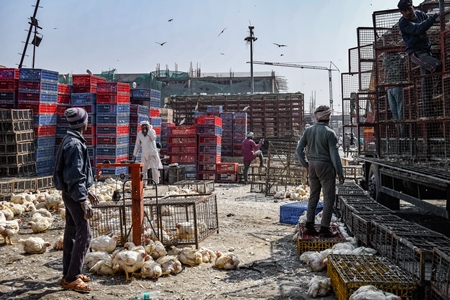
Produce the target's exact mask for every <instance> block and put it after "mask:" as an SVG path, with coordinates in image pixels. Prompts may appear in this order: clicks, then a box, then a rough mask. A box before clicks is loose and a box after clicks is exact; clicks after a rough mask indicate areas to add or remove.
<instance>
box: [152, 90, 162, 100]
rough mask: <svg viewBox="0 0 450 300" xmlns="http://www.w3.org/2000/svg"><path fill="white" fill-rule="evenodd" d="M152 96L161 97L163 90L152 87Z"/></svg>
mask: <svg viewBox="0 0 450 300" xmlns="http://www.w3.org/2000/svg"><path fill="white" fill-rule="evenodd" d="M150 97H152V98H157V99H161V91H158V90H154V89H151V90H150Z"/></svg>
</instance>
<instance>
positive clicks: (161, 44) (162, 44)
mask: <svg viewBox="0 0 450 300" xmlns="http://www.w3.org/2000/svg"><path fill="white" fill-rule="evenodd" d="M155 43H157V44H158V45H160V46H164V44H165V43H167V42H162V43H158V42H155Z"/></svg>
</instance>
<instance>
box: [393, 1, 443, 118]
mask: <svg viewBox="0 0 450 300" xmlns="http://www.w3.org/2000/svg"><path fill="white" fill-rule="evenodd" d="M397 6H398V8H399V10H400V12H401V14H402V17H401V18H400V20H399V23H398V24H399V28H400V31H401V33H402V38H403V41H404V42H405V45H406V53H408V55H409V57H410V58H411V61H412V62H413V63H414V64H416V65H418V66H419V67H420V74H421V75H422V90H421V98H422V101H423V105H424V109H423V116H424V117H430V116H431V114H432V107H431V106H432V105H431V99H432V96H433V93H434V94H435V96H438V95H439V94H440V93H441V89H440V86H441V85H440V84H439V83H438V82H436V85H435V86H434V88H433V78H432V77H430V76H425V75H427V74H431V73H435V72H441V61H440V60H439V59H437V58H435V57H433V56H432V55H431V43H430V40H429V39H428V35H427V30H428V29H430V28H431V26H432V25H433V23H434V22H435V21H436V20H437V18H438V17H439V12H437V13H435V14H434V15H432V16H428V15H427V14H426V13H424V12H422V11H420V10H415V9H414V7H413V5H412V1H411V0H400V1H399V2H398V5H397ZM433 89H434V90H433Z"/></svg>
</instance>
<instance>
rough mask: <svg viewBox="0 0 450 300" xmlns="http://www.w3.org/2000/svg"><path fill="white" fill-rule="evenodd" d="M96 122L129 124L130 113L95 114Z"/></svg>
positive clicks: (100, 123) (99, 123)
mask: <svg viewBox="0 0 450 300" xmlns="http://www.w3.org/2000/svg"><path fill="white" fill-rule="evenodd" d="M97 124H98V125H102V124H107V125H110V124H117V125H129V124H130V114H129V113H128V114H118V115H109V116H107V115H98V114H97Z"/></svg>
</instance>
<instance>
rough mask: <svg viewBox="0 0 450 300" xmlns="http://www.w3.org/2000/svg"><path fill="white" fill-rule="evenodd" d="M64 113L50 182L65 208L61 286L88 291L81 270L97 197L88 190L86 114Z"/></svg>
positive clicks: (73, 110)
mask: <svg viewBox="0 0 450 300" xmlns="http://www.w3.org/2000/svg"><path fill="white" fill-rule="evenodd" d="M64 115H65V116H66V118H67V121H68V122H69V126H70V129H68V130H67V134H66V136H65V137H64V139H63V141H62V143H61V144H60V145H59V148H58V150H57V152H56V157H55V166H54V173H53V183H54V184H55V187H56V189H58V190H60V191H62V198H63V201H64V205H65V207H66V226H65V229H64V241H63V278H62V280H61V282H60V283H61V286H62V287H63V288H64V289H69V290H74V291H77V292H85V293H86V292H87V293H88V292H90V291H91V290H92V289H91V288H90V287H89V286H87V285H86V283H85V282H87V281H89V280H90V279H89V277H87V276H85V275H83V274H82V273H81V271H82V268H83V262H84V257H85V255H86V252H87V250H88V247H89V243H90V241H91V229H90V226H89V222H88V219H89V218H91V217H92V215H93V211H92V207H91V205H97V204H98V199H97V197H96V196H95V195H93V194H92V193H90V192H89V191H88V188H89V187H90V186H91V185H92V184H93V183H94V177H93V175H92V170H91V163H90V160H89V154H88V150H87V147H86V140H85V139H84V138H83V132H84V131H85V130H86V128H87V124H88V114H87V112H86V111H85V110H84V109H82V108H78V107H74V108H69V109H66V110H65V111H64ZM87 199H89V202H90V203H89V202H88V201H86V200H87Z"/></svg>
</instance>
